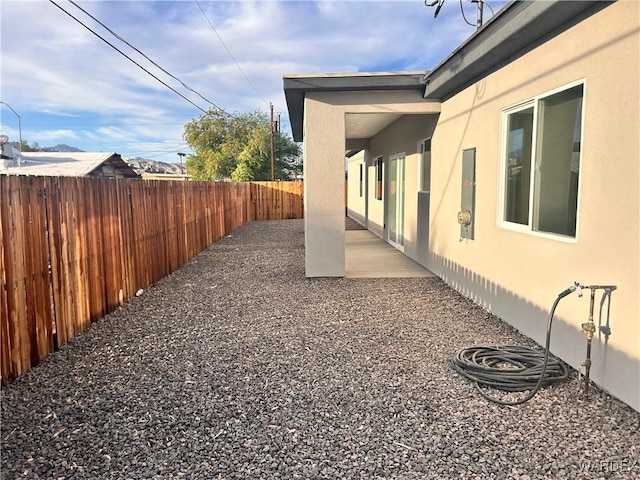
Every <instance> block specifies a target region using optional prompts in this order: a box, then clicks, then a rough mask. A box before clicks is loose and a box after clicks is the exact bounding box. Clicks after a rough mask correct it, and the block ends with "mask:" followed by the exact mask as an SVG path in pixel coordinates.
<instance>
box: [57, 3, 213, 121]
mask: <svg viewBox="0 0 640 480" xmlns="http://www.w3.org/2000/svg"><path fill="white" fill-rule="evenodd" d="M68 1H69V3H70V4H71V5H73V6H74V7H76V8H78V9H79V10H81V11H83V12H84V13H85V14H86V15H88V16H89V17H90V18H91V19H93V20H94V21H95V22H97V23H99V24H100V25H101V26H102V27H103V28H104V29H105V30H106V31H107V32H109V33H110V34H111V35H113V36H114V37H116V38H117V39H118V40H120V41H121V42H122V43H124V44H125V45H127V46H129V47H131V48H132V49H134V50H135V51H136V52H138V53H139V54H140V55H142V56H143V57H144V58H146V59H147V60H149V61H150V62H151V63H152V64H153V65H155V66H156V67H158V68H159V69H160V70H162V71H163V72H164V73H166V74H167V75H169V76H170V77H171V78H173V79H174V80H177V81H178V82H180V83H181V84H182V86H183V87H184V88H186V89H187V90H189V91H190V92H193V93H195V94H196V95H198V96H199V97H200V98H201V99H202V100H204V101H205V102H207V103H209V104H211V105H213V106H214V107H216V108H217V109H218V110H222V109H221V108H220V107H219V106H218V105H216V104H215V103H213V102H212V101H211V100H209V99H207V98H205V97H204V96H202V95H201V94H200V93H199V92H197V91H196V90H194V89H193V88H191V87H190V86H189V85H187V84H186V83H184V82H183V81H182V80H180V79H179V78H178V77H176V76H175V75H173V74H172V73H170V72H168V71H167V70H165V69H164V68H162V67H161V66H160V65H158V64H157V63H156V62H154V61H153V60H151V59H150V58H149V57H148V56H147V55H146V54H145V53H144V52H142V51H141V50H140V49H138V48H136V47H134V46H133V45H131V43H129V42H127V41H126V40H125V39H124V38H122V37H121V36H120V35H118V34H117V33H116V32H114V31H113V30H112V29H111V28H109V27H108V26H106V25H105V24H104V23H102V22H101V21H100V20H98V19H97V18H96V17H94V16H93V15H91V14H90V13H89V12H87V11H86V10H85V9H84V8H82V7H81V6H80V5H78V4H77V3H76V2H74V1H73V0H68Z"/></svg>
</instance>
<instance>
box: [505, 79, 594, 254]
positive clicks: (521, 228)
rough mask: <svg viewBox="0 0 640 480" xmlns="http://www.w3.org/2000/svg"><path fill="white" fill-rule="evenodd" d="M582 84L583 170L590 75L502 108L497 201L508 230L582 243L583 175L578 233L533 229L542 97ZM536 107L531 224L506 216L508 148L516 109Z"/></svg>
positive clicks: (579, 192) (530, 206)
mask: <svg viewBox="0 0 640 480" xmlns="http://www.w3.org/2000/svg"><path fill="white" fill-rule="evenodd" d="M579 85H582V112H581V117H582V118H581V121H580V142H581V145H580V170H581V171H582V169H583V163H582V158H583V152H584V126H585V112H586V108H585V103H586V97H587V81H586V79H584V78H583V79H580V80H576V81H574V82H571V83H567V84H565V85H563V86H561V87H558V88H555V89H553V90H549V91H546V92H544V93H541V94H539V95H536V96H534V97H531V98H529V99H527V100H525V101H523V102H519V103H517V104H514V105H511V106H509V107H506V108H504V109H502V110H501V111H500V135H499V137H500V148H499V152H500V156H499V160H498V161H499V166H498V192H499V194H498V203H497V215H496V218H497V226H498V227H500V228H503V229H505V230H512V231H516V232H520V233H525V234H528V235H532V236H536V237H542V238H547V239H552V240H557V241H560V242H565V243H578V233H579V231H580V228H579V226H580V197H581V191H582V183H583V182H582V181H580V180H581V178H582V175H579V177H578V192H577V197H578V201H577V205H576V235H575V237H571V236H568V235H562V234H559V233H552V232H540V231H536V230H534V229H533V216H534V194H535V190H536V186H535V185H534V182H535V177H536V175H535V162H536V156H537V151H536V150H537V135H538V125H537V123H538V104H539V101H540V100H542V99H545V98H548V97H550V96H552V95H555V94H557V93H560V92H563V91H565V90H569V89H571V88H573V87H577V86H579ZM531 107H533V136H532V139H531V149H532V150H531V161H532V163H533V165H532V166H531V180H530V185H529V220H528V223H527V225H521V224H519V223H514V222H508V221H506V220H504V216H505V201H506V181H505V179H506V176H507V162H506V158H507V155H508V152H507V148H508V146H507V140H508V132H507V128H508V117H509V115H511V114H513V113H517V112H519V111H522V110H526V109H528V108H531Z"/></svg>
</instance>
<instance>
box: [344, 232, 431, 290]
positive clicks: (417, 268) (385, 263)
mask: <svg viewBox="0 0 640 480" xmlns="http://www.w3.org/2000/svg"><path fill="white" fill-rule="evenodd" d="M345 277H346V278H416V277H435V275H434V274H433V273H431V272H430V271H429V270H427V269H426V268H424V267H423V266H422V265H420V264H418V263H416V262H414V261H413V260H411V259H410V258H409V257H407V256H406V255H404V254H403V253H402V252H400V251H399V250H397V249H396V248H394V247H392V246H391V245H389V244H388V243H386V242H385V241H384V240H382V239H381V238H380V237H378V236H377V235H375V234H373V233H371V232H370V231H368V230H347V231H346V232H345Z"/></svg>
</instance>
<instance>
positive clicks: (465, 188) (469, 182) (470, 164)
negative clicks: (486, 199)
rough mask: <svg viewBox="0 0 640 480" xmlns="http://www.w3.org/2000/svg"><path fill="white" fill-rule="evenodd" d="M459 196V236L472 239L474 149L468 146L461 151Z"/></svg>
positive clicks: (474, 176) (474, 198)
mask: <svg viewBox="0 0 640 480" xmlns="http://www.w3.org/2000/svg"><path fill="white" fill-rule="evenodd" d="M461 192H462V194H461V198H460V212H458V223H459V224H460V238H461V239H463V238H468V239H471V240H473V233H474V232H473V226H474V223H475V204H476V149H475V148H468V149H466V150H463V151H462V185H461Z"/></svg>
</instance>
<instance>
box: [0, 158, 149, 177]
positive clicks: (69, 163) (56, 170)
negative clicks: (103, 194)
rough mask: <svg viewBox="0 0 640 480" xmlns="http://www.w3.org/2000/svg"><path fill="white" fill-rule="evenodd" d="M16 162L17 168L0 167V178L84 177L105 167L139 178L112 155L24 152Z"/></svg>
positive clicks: (125, 175)
mask: <svg viewBox="0 0 640 480" xmlns="http://www.w3.org/2000/svg"><path fill="white" fill-rule="evenodd" d="M20 158H21V165H20V166H17V165H13V166H10V167H3V166H2V164H0V174H8V175H41V176H61V177H86V176H91V175H92V174H93V173H94V172H95V171H96V170H98V169H99V168H100V167H101V166H102V165H103V164H105V163H108V164H110V165H113V166H114V167H115V168H116V169H117V170H119V173H120V175H119V176H123V177H129V178H139V177H140V176H139V175H138V174H137V173H136V172H135V171H134V170H133V169H132V168H131V167H129V165H127V163H126V162H125V161H124V160H122V157H121V156H120V154H118V153H114V152H25V153H22V154H21V156H20Z"/></svg>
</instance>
